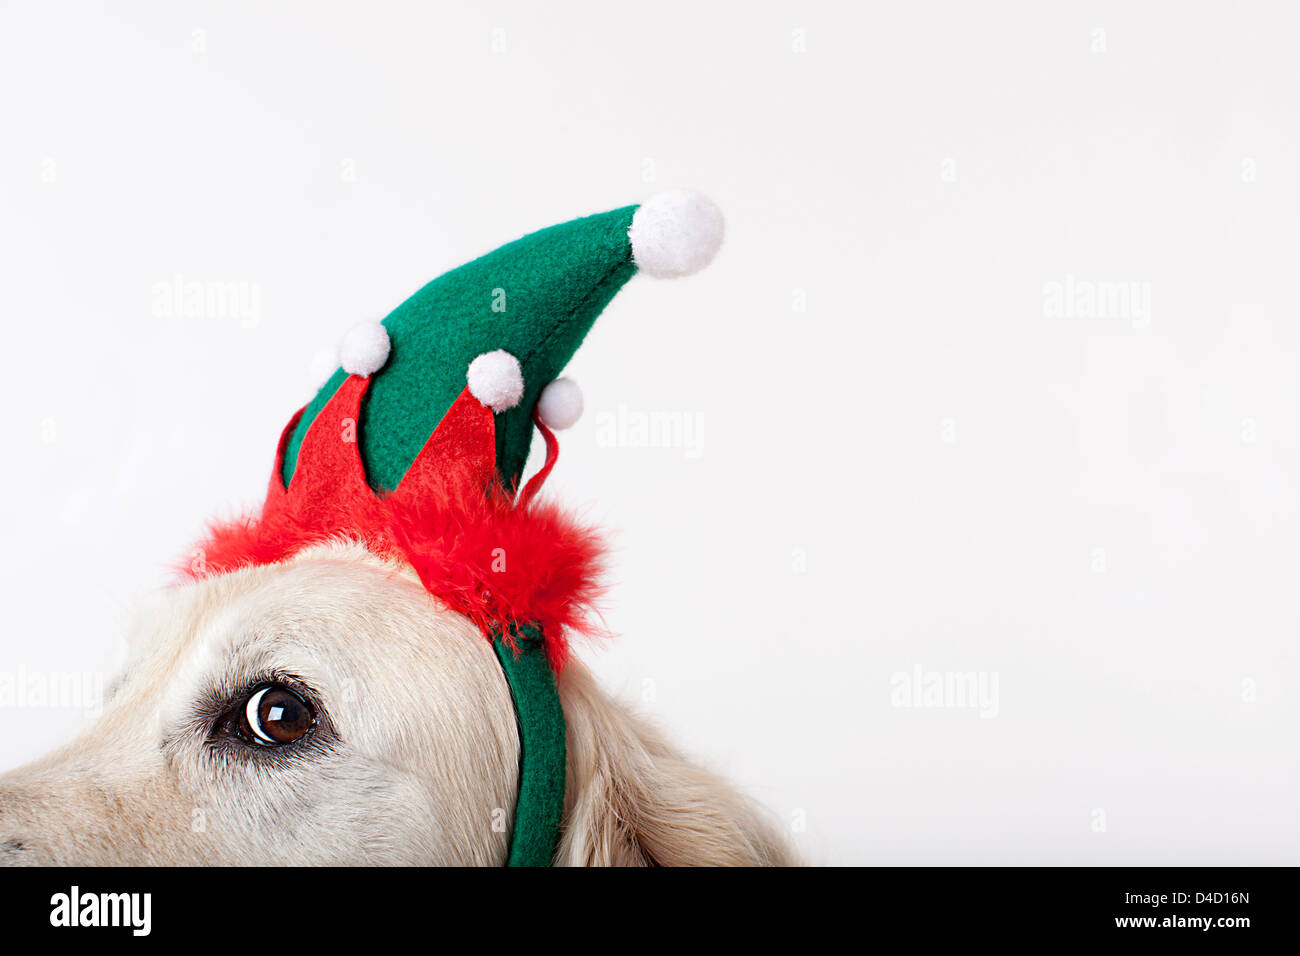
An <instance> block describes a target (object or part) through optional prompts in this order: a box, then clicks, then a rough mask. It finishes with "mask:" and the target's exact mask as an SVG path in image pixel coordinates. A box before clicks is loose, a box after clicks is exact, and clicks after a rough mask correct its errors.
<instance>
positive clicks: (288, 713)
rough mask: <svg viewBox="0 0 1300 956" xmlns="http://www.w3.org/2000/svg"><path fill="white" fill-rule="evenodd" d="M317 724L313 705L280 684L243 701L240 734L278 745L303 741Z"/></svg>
mask: <svg viewBox="0 0 1300 956" xmlns="http://www.w3.org/2000/svg"><path fill="white" fill-rule="evenodd" d="M315 723H316V713H315V711H313V710H312V707H311V704H309V703H307V701H305V700H303V699H302V698H301V697H299V696H298V695H297V694H295V693H294V692H293V691H291V690H290V689H289V688H287V687H284V686H283V685H281V684H271V685H270V686H268V687H262V688H259V689H258V690H255V691H253V693H252V694H250V695H249V697H248V700H247V701H245V702H244V707H243V715H242V719H241V720H240V722H239V729H240V736H242V737H243V738H244V739H245V740H247V741H249V742H250V743H258V744H262V745H263V746H265V747H278V746H279V745H281V744H291V743H293V742H294V741H295V740H301V739H302V738H303V737H305V736H306V735H307V732H308V731H309V730H311V728H312V725H313V724H315Z"/></svg>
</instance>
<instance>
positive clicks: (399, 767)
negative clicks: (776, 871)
mask: <svg viewBox="0 0 1300 956" xmlns="http://www.w3.org/2000/svg"><path fill="white" fill-rule="evenodd" d="M131 642H132V653H131V655H130V660H129V662H128V664H127V666H126V668H125V670H124V672H123V673H122V675H121V676H120V678H119V679H118V680H116V681H115V682H114V684H113V685H112V686H111V688H110V694H111V696H110V699H109V700H108V702H107V704H106V706H105V708H104V710H103V713H102V715H101V716H100V717H99V719H98V720H97V721H96V722H95V724H93V725H92V726H91V727H90V728H89V729H88V730H87V731H86V732H84V733H83V734H82V735H81V736H80V737H78V738H77V739H75V740H74V741H73V742H72V743H70V744H69V745H67V746H65V747H63V748H62V749H60V750H57V751H55V752H54V753H51V754H49V755H48V756H47V757H45V758H44V759H41V760H39V761H37V762H35V763H33V764H30V765H28V766H26V767H23V768H21V769H19V770H17V771H14V772H12V773H10V774H8V775H5V776H2V777H0V862H3V863H8V864H24V863H29V864H325V863H367V864H385V863H391V864H404V863H410V864H499V863H501V862H503V861H504V860H505V857H506V853H507V850H508V846H509V840H510V836H511V833H510V830H511V825H512V821H513V812H514V806H515V800H516V797H517V788H518V778H519V740H518V735H517V730H516V719H515V712H514V708H513V705H512V702H511V696H510V690H509V687H508V686H507V683H506V680H505V677H504V675H503V673H502V670H501V667H500V666H499V665H498V663H497V661H496V658H495V656H494V652H493V650H492V646H491V644H490V643H489V642H487V641H485V640H484V639H483V636H482V635H481V634H480V633H479V631H478V629H477V628H475V627H474V626H473V625H472V624H471V623H470V622H469V621H468V620H467V619H465V618H464V617H463V616H461V615H458V614H455V613H453V612H450V611H448V610H447V609H445V608H444V607H442V606H440V605H439V603H438V602H437V601H436V599H434V598H432V597H431V596H430V595H429V594H428V593H427V592H426V591H425V590H424V588H423V587H422V586H421V584H420V582H419V581H418V579H417V578H416V577H415V575H414V574H413V573H412V572H411V571H410V570H409V569H406V568H403V567H401V566H400V565H396V564H391V563H387V562H384V561H381V560H380V559H378V558H376V557H374V556H372V555H371V554H369V553H368V552H366V551H365V550H364V549H362V548H361V547H359V546H356V545H345V544H338V545H329V546H321V547H317V548H314V549H311V550H309V551H307V552H304V553H303V554H301V555H299V556H298V557H296V558H295V559H294V560H292V561H289V562H285V563H283V564H278V565H274V566H269V567H255V568H248V569H245V570H242V571H238V572H234V573H231V574H227V575H223V576H221V577H217V578H213V579H210V580H203V581H198V582H194V583H190V584H186V585H183V586H177V587H175V588H173V589H170V590H168V591H166V592H164V593H163V594H161V595H159V596H157V597H156V598H155V599H154V600H153V601H151V602H150V604H149V605H148V607H147V608H146V609H145V610H144V611H143V612H142V613H141V614H140V615H139V616H138V620H137V622H136V624H135V626H134V630H133V634H132V636H131ZM561 695H562V697H563V700H564V708H565V713H566V718H567V723H568V744H569V784H568V794H567V798H566V802H565V807H566V809H565V824H564V837H563V839H562V841H561V846H560V849H559V852H558V854H557V862H561V863H573V864H582V863H636V864H644V863H651V862H655V863H686V862H715V863H725V862H737V863H741V862H746V863H759V862H774V861H780V860H783V859H785V856H784V853H785V851H784V849H783V846H782V842H781V840H780V839H779V838H777V837H775V836H774V835H773V834H772V832H771V831H770V830H769V829H768V828H767V826H766V825H765V824H764V823H763V822H762V821H761V818H760V816H759V815H758V814H757V813H755V811H754V810H753V809H752V808H750V807H749V806H748V804H747V802H746V801H745V800H744V799H743V798H742V797H740V796H738V795H737V794H736V793H734V792H733V791H731V790H730V789H729V788H727V787H726V786H725V785H724V784H722V783H721V782H720V781H718V780H717V779H716V778H714V777H712V776H710V775H709V774H707V773H704V772H703V771H700V770H698V769H696V768H695V767H693V766H691V765H690V764H688V763H686V762H684V761H682V760H681V759H680V757H678V756H677V755H676V754H675V753H674V752H673V751H672V750H671V749H669V748H667V747H666V746H664V745H663V743H662V742H661V741H659V740H658V738H657V737H656V736H655V735H654V734H653V733H652V732H651V731H649V730H647V729H646V728H645V727H644V726H642V725H641V724H640V723H639V722H638V721H636V720H635V719H634V718H632V717H631V716H629V715H628V714H627V713H625V712H624V711H623V710H622V709H621V708H619V707H618V706H616V705H614V704H612V703H611V702H610V701H609V700H608V699H606V698H605V697H604V696H603V695H601V694H600V693H599V692H598V691H596V689H595V688H594V686H593V685H592V684H591V682H590V680H589V679H588V677H587V675H586V674H585V673H584V672H583V671H582V669H581V666H580V665H579V664H578V663H576V662H574V663H572V664H571V665H570V666H569V667H568V668H566V670H565V672H564V674H563V675H562V678H561Z"/></svg>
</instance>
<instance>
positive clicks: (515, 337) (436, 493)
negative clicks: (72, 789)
mask: <svg viewBox="0 0 1300 956" xmlns="http://www.w3.org/2000/svg"><path fill="white" fill-rule="evenodd" d="M722 232H723V223H722V215H721V213H720V212H719V210H718V208H717V207H716V206H714V205H713V204H712V203H711V202H710V201H709V200H707V199H705V198H704V197H702V196H700V195H698V194H696V193H691V192H671V193H664V194H661V195H658V196H655V197H653V198H651V199H650V200H648V201H647V202H645V203H644V204H642V205H640V206H627V207H624V208H622V209H615V210H613V211H611V212H607V213H601V214H598V215H594V216H588V217H586V218H583V219H575V220H573V221H572V222H567V223H564V224H562V225H558V226H552V227H550V228H548V229H543V230H541V231H539V232H535V233H532V234H531V235H527V236H525V237H523V238H522V239H517V240H515V241H514V242H511V243H509V244H507V245H505V246H502V247H501V248H499V249H497V250H495V251H494V252H491V253H488V254H487V255H485V256H482V257H481V258H478V259H475V260H474V261H472V262H470V263H468V264H466V265H463V266H461V267H459V268H457V269H453V270H452V271H450V272H447V273H445V274H443V275H442V276H440V277H438V278H437V279H434V280H433V281H432V282H430V283H429V284H428V285H426V286H425V287H424V288H422V289H420V290H419V291H418V292H416V293H415V294H414V295H413V296H411V297H410V298H409V299H407V300H406V301H405V302H404V303H402V304H401V305H400V306H398V307H397V308H396V309H395V310H394V311H393V312H392V313H391V314H390V315H389V316H388V317H387V318H386V319H385V320H384V321H383V322H382V323H371V324H366V325H362V326H358V327H357V328H355V329H353V330H352V331H351V332H350V333H348V335H347V336H346V337H345V339H344V341H343V343H342V346H341V349H340V352H341V359H342V368H340V369H339V370H338V371H336V372H335V373H334V375H333V376H332V377H331V378H330V379H329V380H328V381H327V382H326V383H325V385H324V386H323V387H322V388H321V390H320V392H319V393H318V394H317V395H316V397H315V398H314V399H313V400H312V402H311V403H310V404H309V405H307V406H306V407H305V408H303V409H302V410H300V411H299V412H298V413H297V414H296V415H294V416H293V418H292V419H291V420H290V422H289V424H288V425H287V426H286V427H285V429H284V432H283V434H282V435H281V438H280V444H279V448H278V450H277V454H276V460H275V466H274V468H273V470H272V475H271V481H270V487H269V488H268V491H267V496H266V500H265V502H264V503H263V505H262V508H261V511H260V512H259V513H258V514H256V515H252V516H249V517H246V518H241V519H238V520H235V521H230V522H225V523H221V524H218V525H214V526H213V527H212V528H210V530H209V533H208V535H207V537H206V538H205V539H204V541H203V542H202V543H201V545H200V547H199V548H198V550H197V551H196V560H195V561H193V562H192V563H191V564H190V566H189V568H188V569H187V570H188V571H189V573H190V574H191V575H192V576H194V577H206V576H212V575H217V574H223V573H226V572H228V571H231V570H234V569H236V568H239V567H245V566H249V565H263V564H271V563H275V562H278V561H282V560H285V559H287V558H290V557H292V556H293V555H294V554H296V553H298V552H299V551H301V550H303V549H304V548H306V547H309V546H311V545H312V544H316V543H321V542H325V541H329V540H335V539H339V538H348V539H352V540H356V541H358V542H360V543H362V544H364V545H365V547H367V548H368V549H369V550H371V551H372V552H374V553H376V554H378V555H380V556H383V557H393V558H397V559H399V560H402V561H405V562H406V563H408V564H410V565H411V567H413V568H414V570H415V571H416V573H417V574H418V575H419V577H420V580H421V582H422V583H423V584H424V586H425V588H426V589H427V590H428V591H429V592H430V593H431V594H432V595H433V596H434V597H436V598H437V599H438V600H439V601H440V602H441V603H442V604H444V605H445V606H446V607H448V608H449V609H451V610H453V611H457V612H459V613H462V614H464V615H465V616H467V617H468V618H469V619H470V620H472V621H473V622H474V623H475V624H476V625H477V626H478V628H479V630H480V631H481V632H482V633H483V635H484V636H485V637H487V638H488V639H489V640H491V641H492V642H493V644H494V646H495V648H496V651H497V657H498V659H499V660H500V662H501V665H502V668H503V670H504V672H505V675H506V678H507V680H508V682H509V684H510V688H511V693H512V696H513V699H514V704H515V711H516V715H517V717H518V723H519V737H520V753H521V757H520V761H521V763H520V793H519V798H518V802H517V804H516V810H515V825H514V830H513V832H512V835H511V844H510V863H511V865H545V864H548V863H549V862H550V861H551V858H552V856H553V854H554V850H555V844H556V840H557V837H558V827H559V821H560V816H561V813H562V810H563V802H564V765H565V741H564V715H563V712H562V710H561V708H560V702H559V696H558V694H557V691H556V686H555V671H557V670H559V669H560V668H562V667H563V665H564V662H565V660H566V658H567V656H568V649H569V638H570V636H571V635H572V634H574V633H583V632H590V631H591V630H592V629H593V628H592V625H591V623H590V621H591V618H590V615H591V611H592V604H593V601H594V600H595V598H596V596H597V594H598V590H599V586H598V577H599V571H600V561H601V549H600V543H599V539H598V536H597V535H596V533H595V532H594V531H593V530H591V529H589V528H585V527H581V526H579V525H578V524H576V523H575V522H573V521H572V520H571V519H570V518H569V517H568V516H567V515H565V514H564V513H563V512H562V511H560V510H559V509H558V508H556V507H555V506H554V505H552V504H550V503H548V502H544V501H541V500H536V499H535V495H536V492H537V490H538V488H539V487H540V486H541V483H542V482H543V481H545V479H546V476H547V475H548V474H549V473H550V470H551V468H552V467H553V466H554V464H555V459H556V455H557V452H558V445H557V442H556V440H555V436H554V434H553V432H552V430H551V429H552V428H565V427H567V426H568V425H571V424H573V422H574V421H576V420H577V417H578V415H579V414H580V413H581V410H582V396H581V393H580V392H579V391H578V390H577V387H576V386H575V385H574V384H573V383H572V382H569V381H568V380H565V379H558V378H557V376H558V375H559V374H560V372H561V371H562V370H563V368H564V366H565V365H566V364H567V363H568V361H569V359H570V358H572V356H573V354H574V352H576V350H577V348H578V346H579V345H580V344H581V342H582V340H583V338H584V337H585V335H586V334H587V331H588V330H589V329H590V328H591V326H592V323H593V322H594V321H595V319H596V316H597V315H599V314H600V312H601V311H602V310H603V309H604V308H605V306H606V305H607V304H608V303H609V301H610V300H611V299H612V298H613V297H614V295H615V293H617V292H618V290H619V289H620V288H622V286H623V284H624V283H625V282H627V281H628V279H630V278H631V277H632V276H633V275H634V274H635V273H636V272H637V271H643V272H646V273H649V274H650V275H652V276H657V277H675V276H684V275H689V274H690V273H692V272H695V271H697V270H699V269H701V268H703V267H704V266H706V265H707V264H708V263H709V262H710V261H711V260H712V258H713V256H714V254H715V253H716V252H717V249H718V247H719V245H720V244H721V241H722ZM534 425H536V427H537V428H538V429H539V430H540V431H541V433H542V436H543V438H544V439H545V443H546V448H547V459H546V462H545V463H544V465H543V466H542V468H541V469H540V470H539V471H538V472H537V474H535V475H534V476H533V478H532V479H531V480H530V481H529V482H528V484H527V485H526V486H525V487H524V488H523V489H522V490H521V489H519V481H520V477H521V475H522V473H523V470H524V464H525V461H526V459H527V456H528V449H529V445H530V443H531V438H532V430H533V427H534Z"/></svg>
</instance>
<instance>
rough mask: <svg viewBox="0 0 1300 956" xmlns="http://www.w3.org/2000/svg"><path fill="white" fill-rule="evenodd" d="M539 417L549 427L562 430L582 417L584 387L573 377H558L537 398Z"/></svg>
mask: <svg viewBox="0 0 1300 956" xmlns="http://www.w3.org/2000/svg"><path fill="white" fill-rule="evenodd" d="M537 417H538V418H540V419H541V420H542V424H543V425H545V426H546V427H547V428H553V429H555V430H556V431H560V430H561V429H563V428H569V427H571V426H572V425H573V424H574V423H575V422H577V420H578V419H579V418H581V417H582V389H580V388H578V383H577V382H575V381H574V380H573V379H571V378H557V379H556V380H555V381H554V382H551V383H550V384H549V385H547V386H546V387H545V388H544V389H542V394H541V395H540V396H538V399H537Z"/></svg>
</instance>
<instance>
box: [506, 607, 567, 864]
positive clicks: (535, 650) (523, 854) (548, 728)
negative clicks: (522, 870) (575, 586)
mask: <svg viewBox="0 0 1300 956" xmlns="http://www.w3.org/2000/svg"><path fill="white" fill-rule="evenodd" d="M512 643H513V645H514V646H513V647H512V646H511V644H512ZM492 646H493V647H494V648H496V652H497V660H498V661H500V663H501V670H502V671H504V672H505V675H506V681H507V683H509V685H510V696H511V698H512V699H513V701H514V705H515V721H516V724H517V726H518V728H519V797H518V799H517V800H516V802H515V820H514V828H513V830H512V832H511V835H510V856H509V858H508V859H507V861H506V865H507V866H550V865H551V864H552V862H553V861H554V859H555V850H556V845H557V844H558V843H559V839H560V820H561V818H562V817H563V815H564V783H565V756H566V754H565V743H564V731H565V727H564V710H563V708H562V707H561V706H560V694H559V691H558V690H557V689H556V686H555V671H554V670H552V668H551V665H550V663H549V662H548V661H547V660H546V650H545V648H544V647H543V644H542V633H541V631H540V630H539V629H538V628H536V627H532V626H526V627H522V628H519V629H518V630H516V631H515V632H514V639H513V641H511V640H510V639H508V638H507V637H506V635H505V634H504V633H503V632H502V631H498V632H497V633H496V634H495V635H494V637H493V639H492Z"/></svg>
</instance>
